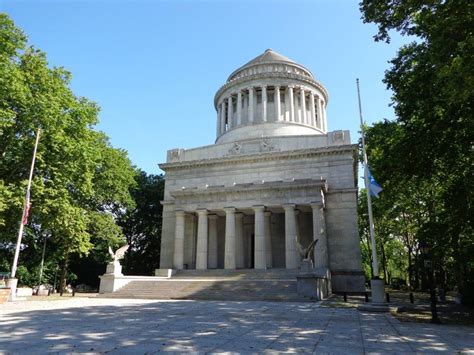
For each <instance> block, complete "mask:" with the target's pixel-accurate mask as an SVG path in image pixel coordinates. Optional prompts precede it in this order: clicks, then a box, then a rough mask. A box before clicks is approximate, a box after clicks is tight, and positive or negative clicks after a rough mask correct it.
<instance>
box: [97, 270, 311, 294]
mask: <svg viewBox="0 0 474 355" xmlns="http://www.w3.org/2000/svg"><path fill="white" fill-rule="evenodd" d="M295 275H296V270H293V271H292V270H290V271H285V270H284V271H283V272H278V271H277V270H272V271H268V270H232V271H230V270H206V271H197V270H183V271H180V272H178V274H177V275H175V276H173V277H172V278H170V279H163V280H137V281H131V282H130V283H128V284H127V285H125V286H124V287H122V288H121V289H119V290H117V291H116V292H114V293H109V294H104V295H101V296H102V297H106V298H143V299H196V300H229V301H234V300H235V301H308V300H307V299H305V298H303V297H302V296H300V295H298V294H297V292H296V277H295Z"/></svg>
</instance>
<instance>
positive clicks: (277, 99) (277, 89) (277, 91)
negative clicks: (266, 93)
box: [273, 86, 281, 121]
mask: <svg viewBox="0 0 474 355" xmlns="http://www.w3.org/2000/svg"><path fill="white" fill-rule="evenodd" d="M273 101H274V102H275V115H276V120H277V121H281V117H280V115H281V102H280V87H279V86H275V91H274V98H273Z"/></svg>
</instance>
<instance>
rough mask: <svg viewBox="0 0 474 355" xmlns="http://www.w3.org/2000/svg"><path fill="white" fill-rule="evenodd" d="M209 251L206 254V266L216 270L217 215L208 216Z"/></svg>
mask: <svg viewBox="0 0 474 355" xmlns="http://www.w3.org/2000/svg"><path fill="white" fill-rule="evenodd" d="M208 223H209V250H208V253H207V266H208V267H209V269H217V215H215V214H210V215H209V222H208Z"/></svg>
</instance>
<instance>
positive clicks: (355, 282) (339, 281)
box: [331, 271, 365, 293]
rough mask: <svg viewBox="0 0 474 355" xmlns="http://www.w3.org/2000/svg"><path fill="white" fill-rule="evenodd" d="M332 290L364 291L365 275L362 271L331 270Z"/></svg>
mask: <svg viewBox="0 0 474 355" xmlns="http://www.w3.org/2000/svg"><path fill="white" fill-rule="evenodd" d="M331 283H332V291H333V292H353V293H358V292H361V293H362V292H365V275H364V273H363V272H362V271H331Z"/></svg>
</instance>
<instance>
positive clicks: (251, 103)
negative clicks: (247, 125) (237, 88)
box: [248, 88, 254, 122]
mask: <svg viewBox="0 0 474 355" xmlns="http://www.w3.org/2000/svg"><path fill="white" fill-rule="evenodd" d="M253 98H254V88H249V107H248V108H249V114H248V120H249V122H253V119H254V117H253Z"/></svg>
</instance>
